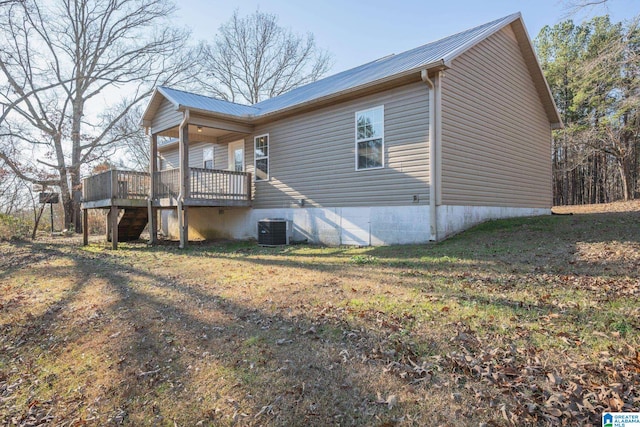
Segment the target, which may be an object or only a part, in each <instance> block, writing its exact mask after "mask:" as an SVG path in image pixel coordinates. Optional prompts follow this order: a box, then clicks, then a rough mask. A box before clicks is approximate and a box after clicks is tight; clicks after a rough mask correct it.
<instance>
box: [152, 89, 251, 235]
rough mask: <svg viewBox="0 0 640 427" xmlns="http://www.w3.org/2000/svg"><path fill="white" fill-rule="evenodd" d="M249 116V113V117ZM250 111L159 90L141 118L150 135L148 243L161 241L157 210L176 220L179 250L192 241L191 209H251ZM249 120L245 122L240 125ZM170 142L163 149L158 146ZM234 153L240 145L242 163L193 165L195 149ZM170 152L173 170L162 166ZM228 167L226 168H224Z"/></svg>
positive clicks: (166, 90) (201, 162)
mask: <svg viewBox="0 0 640 427" xmlns="http://www.w3.org/2000/svg"><path fill="white" fill-rule="evenodd" d="M245 110H246V111H245ZM250 110H252V107H249V106H242V105H238V104H233V103H229V102H226V101H221V100H217V99H214V98H209V97H203V96H199V95H193V94H190V93H187V92H182V91H177V90H173V89H169V88H164V87H159V88H157V89H156V91H155V92H154V94H153V96H152V98H151V101H150V102H149V105H148V107H147V109H146V111H145V112H144V114H143V117H142V126H143V127H144V128H145V130H146V133H147V135H149V153H150V162H149V178H150V183H149V185H150V189H149V194H150V198H149V204H148V210H149V214H148V216H149V222H150V223H149V230H150V243H155V241H156V239H157V228H158V227H157V223H156V221H157V218H158V210H159V209H173V210H175V212H176V214H177V219H178V230H179V238H180V247H181V248H184V247H185V246H186V245H187V242H188V241H189V209H190V208H195V207H250V206H251V201H252V199H253V195H254V191H253V179H252V174H251V173H250V172H249V171H247V170H246V169H245V160H244V156H245V149H244V139H245V137H246V136H248V135H251V134H252V133H253V130H254V127H253V125H252V124H250V123H249V120H248V117H249V116H250V114H251V112H252V111H250ZM243 117H247V120H242V118H243ZM162 139H164V140H165V141H166V140H168V139H171V140H172V141H171V142H169V143H168V144H162V145H161V146H159V140H162ZM203 143H204V144H212V145H217V146H224V147H227V146H229V147H231V144H232V143H236V144H239V148H238V150H239V154H237V155H238V156H240V160H241V161H240V162H236V163H233V162H232V160H231V159H232V154H231V151H230V154H229V156H228V161H227V162H226V164H218V165H215V164H214V163H215V162H213V159H212V161H211V163H210V164H207V163H206V162H203V161H195V162H194V161H191V159H190V155H191V153H192V150H190V148H192V145H193V146H195V145H196V144H203ZM169 150H172V152H173V153H174V154H176V155H175V161H174V163H173V164H171V165H168V164H166V162H161V161H160V155H159V152H164V153H166V152H167V151H169ZM225 167H226V168H225Z"/></svg>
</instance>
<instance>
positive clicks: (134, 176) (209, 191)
mask: <svg viewBox="0 0 640 427" xmlns="http://www.w3.org/2000/svg"><path fill="white" fill-rule="evenodd" d="M187 177H188V178H187ZM153 178H154V179H153V180H152V179H151V175H150V174H149V173H147V172H133V171H122V170H109V171H106V172H102V173H99V174H96V175H93V176H90V177H88V178H85V179H84V180H83V182H82V193H83V198H82V209H83V210H84V211H85V215H84V230H85V232H84V244H85V245H86V244H87V242H88V234H87V228H88V227H87V226H88V224H87V215H86V211H87V209H109V215H108V220H107V222H108V227H107V230H108V231H107V233H108V237H110V238H111V243H112V247H113V249H116V248H117V247H118V234H120V235H121V237H122V238H124V239H129V240H131V239H133V238H136V237H135V235H137V236H139V235H140V232H141V231H142V228H144V226H145V225H146V222H145V224H141V223H140V221H137V218H142V216H143V215H141V212H139V211H141V210H147V214H146V215H144V217H145V218H146V219H145V221H147V220H148V221H149V230H150V233H149V234H150V235H151V237H150V242H152V243H153V242H155V241H156V234H157V229H156V224H157V210H158V209H177V210H178V212H179V215H178V217H179V219H180V224H181V226H180V228H181V230H182V229H183V231H182V233H184V235H183V237H181V247H184V245H185V244H186V240H187V239H188V228H187V224H188V220H187V207H229V206H241V207H250V206H251V199H252V188H251V187H252V185H253V182H252V180H251V174H250V173H245V172H234V171H226V170H216V169H201V168H189V170H188V174H187V176H186V177H185V181H184V183H182V182H181V178H182V177H181V171H180V169H170V170H164V171H159V172H154V176H153ZM181 184H183V189H182V192H183V194H180V187H181ZM152 186H153V192H151V188H152ZM123 209H124V215H120V214H121V213H122V210H123ZM127 218H129V221H128V222H127V221H126V220H127ZM132 218H133V219H136V221H133V219H132ZM140 226H142V228H140ZM134 228H135V230H134ZM138 229H139V230H138ZM181 236H182V235H181Z"/></svg>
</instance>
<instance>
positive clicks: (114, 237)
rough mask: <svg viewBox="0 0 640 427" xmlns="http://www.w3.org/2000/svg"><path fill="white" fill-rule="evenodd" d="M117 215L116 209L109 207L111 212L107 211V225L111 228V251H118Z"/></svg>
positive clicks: (115, 207)
mask: <svg viewBox="0 0 640 427" xmlns="http://www.w3.org/2000/svg"><path fill="white" fill-rule="evenodd" d="M118 213H119V209H118V207H117V206H114V205H111V210H110V211H109V223H110V226H111V249H118Z"/></svg>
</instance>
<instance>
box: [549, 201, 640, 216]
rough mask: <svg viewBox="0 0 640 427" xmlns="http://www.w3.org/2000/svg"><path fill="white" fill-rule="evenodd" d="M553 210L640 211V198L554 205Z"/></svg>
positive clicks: (567, 211)
mask: <svg viewBox="0 0 640 427" xmlns="http://www.w3.org/2000/svg"><path fill="white" fill-rule="evenodd" d="M552 210H553V212H555V213H558V214H568V213H574V214H593V213H607V212H640V200H630V201H628V202H615V203H601V204H596V205H573V206H554V207H553V209H552Z"/></svg>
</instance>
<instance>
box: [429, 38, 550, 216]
mask: <svg viewBox="0 0 640 427" xmlns="http://www.w3.org/2000/svg"><path fill="white" fill-rule="evenodd" d="M441 141H442V143H441V144H442V145H441V147H442V204H445V205H477V206H508V207H550V206H551V128H550V123H549V120H548V118H547V115H546V113H545V110H544V107H543V105H542V103H541V100H540V98H539V95H538V92H537V91H536V87H535V85H534V83H533V80H532V78H531V75H530V74H529V71H528V69H527V66H526V64H525V61H524V59H523V57H522V54H521V51H520V49H519V47H518V42H517V40H516V37H515V35H514V33H513V31H512V29H511V27H505V28H504V29H503V30H501V31H499V32H498V33H496V34H494V35H493V36H491V37H489V38H488V39H486V40H484V41H483V42H481V43H480V44H478V45H477V46H475V47H473V48H472V49H470V50H469V51H467V52H465V53H464V54H463V55H461V56H460V57H459V58H457V59H456V60H454V61H453V64H452V67H451V69H450V70H447V71H446V72H445V77H444V78H443V80H442V140H441Z"/></svg>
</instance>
